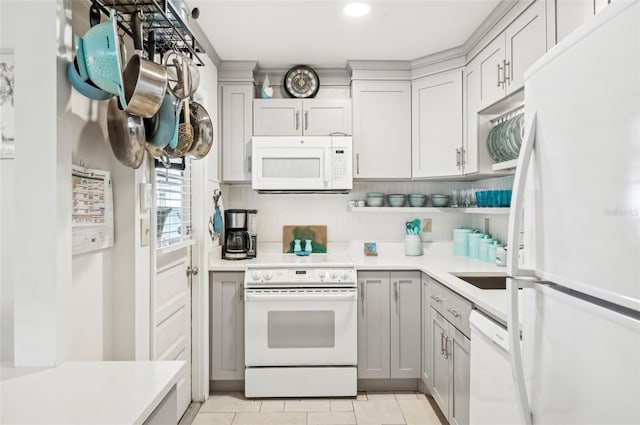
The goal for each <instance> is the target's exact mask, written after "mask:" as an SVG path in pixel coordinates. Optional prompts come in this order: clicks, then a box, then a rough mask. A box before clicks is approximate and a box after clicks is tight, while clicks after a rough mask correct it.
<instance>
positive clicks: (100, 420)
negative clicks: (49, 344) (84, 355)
mask: <svg viewBox="0 0 640 425" xmlns="http://www.w3.org/2000/svg"><path fill="white" fill-rule="evenodd" d="M183 367H184V362H183V361H163V362H159V361H140V362H69V363H63V364H62V365H60V366H58V367H54V368H47V369H39V370H31V371H29V372H28V373H27V374H22V375H21V374H20V373H11V370H3V371H2V376H3V381H2V382H0V423H2V424H52V425H53V424H65V425H73V424H78V425H80V424H83V425H84V424H118V425H121V424H142V423H143V422H144V421H145V420H146V419H147V417H148V416H149V415H150V414H151V413H152V412H153V410H154V409H155V408H156V407H157V406H158V404H159V403H160V401H162V399H163V398H164V397H165V396H166V395H167V394H168V393H169V391H170V390H171V388H172V387H173V385H174V384H176V380H177V376H178V373H179V372H180V370H181V369H182V368H183ZM13 371H14V372H15V371H20V369H13ZM5 372H6V373H5Z"/></svg>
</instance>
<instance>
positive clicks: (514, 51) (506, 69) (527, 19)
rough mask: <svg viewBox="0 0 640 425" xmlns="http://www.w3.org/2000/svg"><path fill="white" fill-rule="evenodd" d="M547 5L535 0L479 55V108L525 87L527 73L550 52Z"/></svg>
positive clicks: (541, 0) (542, 1)
mask: <svg viewBox="0 0 640 425" xmlns="http://www.w3.org/2000/svg"><path fill="white" fill-rule="evenodd" d="M545 5H546V2H545V1H544V0H535V1H534V2H533V4H532V5H531V6H529V7H528V8H527V9H526V10H525V11H524V12H523V13H522V14H521V15H520V16H518V17H517V18H516V19H515V20H514V21H513V22H511V23H510V24H509V26H508V27H507V28H506V29H505V31H503V32H502V33H500V34H499V35H498V37H496V38H495V39H494V40H493V41H492V42H491V43H489V44H488V45H487V46H486V47H485V48H484V49H483V50H482V52H480V53H479V55H478V61H479V67H480V68H479V70H480V99H481V101H480V108H485V107H487V106H489V105H491V104H492V103H494V102H496V101H497V100H500V99H501V98H503V97H504V96H506V95H509V94H511V93H513V92H514V91H517V90H519V89H520V88H522V86H523V85H524V72H525V71H526V69H527V68H529V66H531V65H532V64H533V62H535V61H536V60H537V59H538V58H540V57H541V56H542V55H543V54H544V53H545V52H546V51H547V30H546V12H545Z"/></svg>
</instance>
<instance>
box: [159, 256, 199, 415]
mask: <svg viewBox="0 0 640 425" xmlns="http://www.w3.org/2000/svg"><path fill="white" fill-rule="evenodd" d="M186 251H187V252H186V253H185V254H186V255H183V256H180V258H178V259H176V260H175V261H173V262H171V263H169V264H167V265H165V266H162V267H160V268H158V270H157V275H156V285H155V297H154V312H153V317H154V338H153V350H152V353H153V354H152V356H153V357H152V358H153V360H184V361H185V362H186V363H187V367H185V368H184V369H183V373H182V376H180V378H179V379H178V419H179V418H180V417H182V415H183V414H184V412H185V411H186V410H187V407H189V403H191V286H190V281H191V278H190V277H188V276H187V270H188V268H189V267H190V264H191V255H190V254H189V249H188V248H187V249H186Z"/></svg>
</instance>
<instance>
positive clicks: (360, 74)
mask: <svg viewBox="0 0 640 425" xmlns="http://www.w3.org/2000/svg"><path fill="white" fill-rule="evenodd" d="M347 69H348V70H349V71H351V80H352V81H353V80H396V81H404V80H410V79H411V61H379V60H378V61H362V60H358V61H348V62H347Z"/></svg>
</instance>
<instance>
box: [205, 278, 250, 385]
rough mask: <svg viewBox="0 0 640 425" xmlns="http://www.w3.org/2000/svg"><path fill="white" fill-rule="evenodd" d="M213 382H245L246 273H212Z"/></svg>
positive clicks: (211, 349)
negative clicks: (244, 286) (244, 284)
mask: <svg viewBox="0 0 640 425" xmlns="http://www.w3.org/2000/svg"><path fill="white" fill-rule="evenodd" d="M210 281H211V291H210V293H211V308H210V329H211V341H210V343H211V347H210V351H211V379H212V380H241V379H244V296H243V295H244V288H243V282H244V273H243V272H228V273H217V272H216V273H211V274H210Z"/></svg>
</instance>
